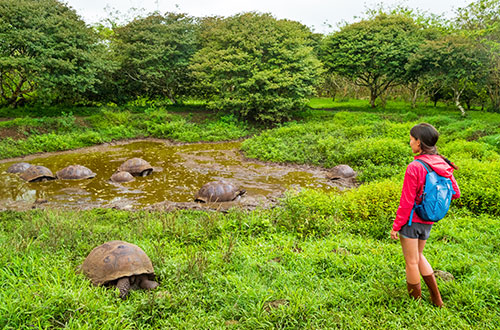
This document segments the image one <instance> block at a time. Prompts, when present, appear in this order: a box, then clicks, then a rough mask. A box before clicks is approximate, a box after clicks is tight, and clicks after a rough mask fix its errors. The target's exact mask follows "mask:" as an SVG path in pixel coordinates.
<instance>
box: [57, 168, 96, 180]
mask: <svg viewBox="0 0 500 330" xmlns="http://www.w3.org/2000/svg"><path fill="white" fill-rule="evenodd" d="M95 176H96V174H95V173H94V172H92V170H90V169H89V168H87V167H85V166H82V165H70V166H67V167H65V168H63V169H62V170H60V171H57V172H56V177H57V178H58V179H63V180H80V179H92V178H93V177H95Z"/></svg>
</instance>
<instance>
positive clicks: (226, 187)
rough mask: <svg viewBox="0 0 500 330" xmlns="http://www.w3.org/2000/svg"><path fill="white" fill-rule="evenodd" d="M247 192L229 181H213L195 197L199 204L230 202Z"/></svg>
mask: <svg viewBox="0 0 500 330" xmlns="http://www.w3.org/2000/svg"><path fill="white" fill-rule="evenodd" d="M245 192H246V191H245V190H244V189H239V188H238V187H237V186H235V185H234V184H232V183H230V182H227V181H213V182H209V183H207V184H205V185H204V186H203V187H201V189H200V190H199V191H198V192H197V193H196V195H195V196H194V200H195V201H197V202H203V203H207V202H229V201H232V200H234V199H236V197H238V196H240V195H243V194H244V193H245Z"/></svg>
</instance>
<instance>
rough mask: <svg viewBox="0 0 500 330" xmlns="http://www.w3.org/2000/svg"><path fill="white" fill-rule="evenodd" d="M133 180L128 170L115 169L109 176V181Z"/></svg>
mask: <svg viewBox="0 0 500 330" xmlns="http://www.w3.org/2000/svg"><path fill="white" fill-rule="evenodd" d="M134 180H135V178H134V176H133V175H132V174H130V173H129V172H125V171H117V172H116V173H114V174H113V175H112V176H111V181H113V182H118V183H123V182H130V181H134Z"/></svg>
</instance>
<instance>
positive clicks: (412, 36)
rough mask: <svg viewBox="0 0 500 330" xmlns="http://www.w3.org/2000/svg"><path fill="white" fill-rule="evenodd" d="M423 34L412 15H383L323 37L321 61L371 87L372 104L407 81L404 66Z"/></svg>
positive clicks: (331, 70)
mask: <svg viewBox="0 0 500 330" xmlns="http://www.w3.org/2000/svg"><path fill="white" fill-rule="evenodd" d="M421 40H422V36H421V35H420V33H419V27H418V26H417V25H416V24H415V23H414V21H413V20H412V19H411V18H410V17H406V16H403V15H386V14H380V15H378V16H376V17H374V18H371V19H367V20H363V21H360V22H357V23H353V24H350V25H346V26H344V27H343V28H342V29H341V30H340V31H338V32H335V33H333V34H331V35H329V36H327V37H326V38H325V39H324V42H323V45H322V60H323V63H324V64H325V66H326V67H327V68H328V70H329V71H330V72H332V73H338V74H340V75H343V76H346V77H349V78H351V79H353V80H354V83H355V84H357V85H358V86H364V87H367V88H368V89H369V90H370V105H371V106H372V107H375V101H376V99H377V98H378V97H379V96H380V95H382V94H383V93H384V92H385V91H386V90H387V89H388V88H390V87H392V86H395V85H398V84H401V83H403V82H404V81H405V77H406V72H405V65H406V63H407V62H408V59H409V57H410V55H411V54H413V53H414V52H415V51H416V49H417V48H418V45H419V43H420V42H421Z"/></svg>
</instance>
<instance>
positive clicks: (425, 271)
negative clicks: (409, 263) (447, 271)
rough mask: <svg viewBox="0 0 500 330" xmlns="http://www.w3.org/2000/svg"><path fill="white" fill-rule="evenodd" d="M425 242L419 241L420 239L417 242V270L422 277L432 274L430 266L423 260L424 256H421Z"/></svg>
mask: <svg viewBox="0 0 500 330" xmlns="http://www.w3.org/2000/svg"><path fill="white" fill-rule="evenodd" d="M425 242H426V241H424V240H421V239H419V240H418V254H419V257H418V269H419V270H420V274H422V276H428V275H432V273H434V270H433V269H432V266H431V264H430V263H429V262H428V261H427V259H426V258H425V256H424V254H423V251H424V247H425Z"/></svg>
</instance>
